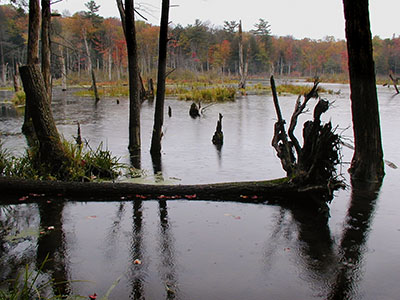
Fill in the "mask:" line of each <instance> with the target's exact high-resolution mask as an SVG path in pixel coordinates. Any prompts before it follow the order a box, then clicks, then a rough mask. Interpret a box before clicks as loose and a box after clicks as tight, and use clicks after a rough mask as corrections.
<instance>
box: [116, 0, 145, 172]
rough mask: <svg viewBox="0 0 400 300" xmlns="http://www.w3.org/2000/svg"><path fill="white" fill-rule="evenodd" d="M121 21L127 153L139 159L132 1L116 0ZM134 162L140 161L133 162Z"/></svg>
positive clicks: (138, 109)
mask: <svg viewBox="0 0 400 300" xmlns="http://www.w3.org/2000/svg"><path fill="white" fill-rule="evenodd" d="M117 5H118V9H119V13H120V15H121V21H122V25H123V28H124V33H125V39H126V47H127V51H128V71H129V146H128V148H129V152H130V154H131V156H135V157H140V152H141V141H140V104H141V100H140V86H139V66H138V51H137V42H136V28H135V16H134V1H133V0H125V5H124V4H123V3H122V0H117ZM135 161H140V159H139V160H137V159H136V160H135ZM134 167H140V166H134Z"/></svg>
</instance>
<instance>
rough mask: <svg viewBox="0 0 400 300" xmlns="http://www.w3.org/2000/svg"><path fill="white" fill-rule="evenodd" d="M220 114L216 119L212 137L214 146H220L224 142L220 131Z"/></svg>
mask: <svg viewBox="0 0 400 300" xmlns="http://www.w3.org/2000/svg"><path fill="white" fill-rule="evenodd" d="M222 118H223V116H222V114H221V113H220V114H219V120H218V121H217V127H216V129H215V133H214V135H213V137H212V143H213V144H214V145H216V146H222V144H223V143H224V133H223V132H222Z"/></svg>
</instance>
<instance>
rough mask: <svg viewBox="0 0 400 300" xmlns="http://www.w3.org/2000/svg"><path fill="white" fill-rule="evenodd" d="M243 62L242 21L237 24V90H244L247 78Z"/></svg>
mask: <svg viewBox="0 0 400 300" xmlns="http://www.w3.org/2000/svg"><path fill="white" fill-rule="evenodd" d="M246 64H247V63H245V61H244V54H243V37H242V21H240V22H239V76H240V82H239V89H245V88H246V76H247V67H246Z"/></svg>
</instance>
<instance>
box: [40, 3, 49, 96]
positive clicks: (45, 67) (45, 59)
mask: <svg viewBox="0 0 400 300" xmlns="http://www.w3.org/2000/svg"><path fill="white" fill-rule="evenodd" d="M50 22H51V10H50V0H42V32H41V42H42V49H41V50H42V51H41V54H42V74H43V79H44V84H45V87H46V91H47V94H48V99H49V101H50V102H51V50H50Z"/></svg>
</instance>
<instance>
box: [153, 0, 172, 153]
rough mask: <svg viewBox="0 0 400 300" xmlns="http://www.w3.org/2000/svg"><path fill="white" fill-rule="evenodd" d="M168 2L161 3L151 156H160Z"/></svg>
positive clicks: (167, 0)
mask: <svg viewBox="0 0 400 300" xmlns="http://www.w3.org/2000/svg"><path fill="white" fill-rule="evenodd" d="M168 15H169V0H163V1H162V10H161V24H160V40H159V53H158V74H157V95H156V106H155V111H154V127H153V136H152V139H151V148H150V153H151V155H161V138H162V126H163V123H164V99H165V77H166V71H167V43H168Z"/></svg>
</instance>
